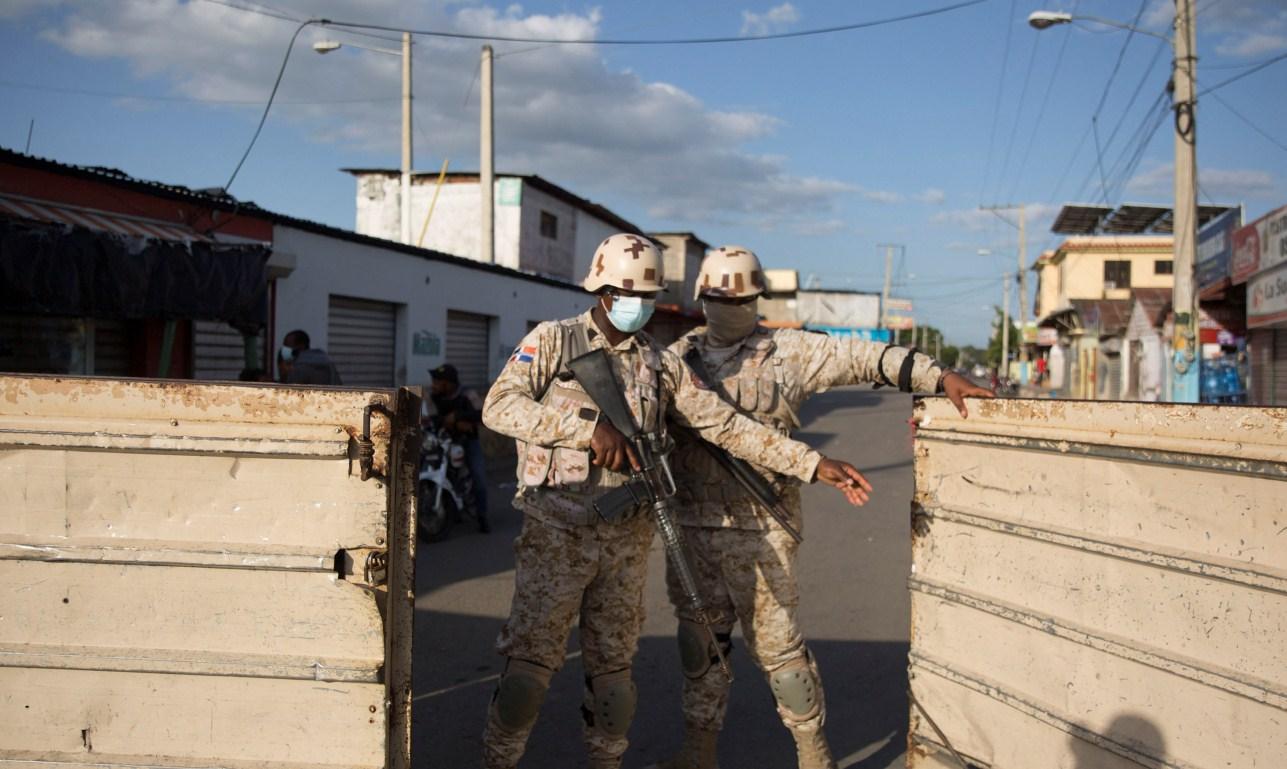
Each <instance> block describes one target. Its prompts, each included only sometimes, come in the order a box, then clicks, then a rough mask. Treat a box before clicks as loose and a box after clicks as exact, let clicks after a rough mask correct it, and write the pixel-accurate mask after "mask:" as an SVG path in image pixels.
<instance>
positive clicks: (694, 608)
mask: <svg viewBox="0 0 1287 769" xmlns="http://www.w3.org/2000/svg"><path fill="white" fill-rule="evenodd" d="M567 367H568V370H569V371H571V372H572V376H573V377H574V378H575V379H576V380H577V381H578V382H580V383H581V387H582V388H583V389H584V390H585V392H586V395H589V396H590V399H591V400H593V401H594V403H595V405H596V406H598V407H599V412H600V413H602V414H603V416H605V417H607V419H608V422H609V423H611V424H612V426H613V427H615V428H617V430H618V431H619V432H620V433H621V434H622V435H624V436H625V437H626V440H628V441H630V445H631V447H632V448H633V449H634V451H635V456H636V457H638V459H639V465H640V469H638V470H635V469H634V468H633V467H629V468H626V469H628V470H629V471H630V480H629V481H627V482H626V484H625V485H623V486H621V487H619V488H616V489H613V490H612V491H610V492H608V493H607V494H604V495H603V496H602V497H599V498H598V499H597V500H595V501H594V509H595V511H596V512H597V513H598V514H599V515H600V516H602V517H603V519H604V520H607V521H611V522H615V521H618V520H620V519H621V518H622V517H623V516H625V515H626V514H627V513H628V512H629V511H631V510H634V509H637V508H638V507H639V505H647V506H648V507H649V509H650V510H651V511H652V517H653V521H654V522H655V523H656V525H657V531H658V532H659V533H660V534H661V542H662V545H663V546H664V547H665V548H666V558H667V559H668V560H669V561H670V567H671V568H672V569H674V570H675V575H676V576H677V577H678V578H679V584H680V587H681V588H682V589H683V591H684V597H685V598H686V599H687V600H688V608H689V611H691V612H692V614H693V616H694V617H695V618H696V620H697V621H698V622H700V623H701V625H702V627H704V628H706V635H707V637H708V638H709V639H710V642H711V648H713V649H714V650H715V654H716V656H717V657H718V658H719V666H720V670H722V671H723V672H724V675H725V676H727V677H728V680H730V681H732V680H733V669H732V668H730V667H729V664H728V659H727V658H726V657H725V656H724V649H723V647H722V646H721V645H720V643H719V639H717V638H716V637H715V629H714V627H713V626H712V624H711V619H712V618H711V616H710V609H709V607H707V605H706V601H705V600H703V599H702V595H701V592H700V591H699V590H698V589H697V579H696V578H695V577H694V576H693V569H692V566H691V565H690V564H689V563H688V554H687V553H686V552H684V534H683V531H682V530H681V529H680V528H679V524H677V523H676V522H675V516H674V512H673V510H672V509H671V502H670V499H671V497H673V496H675V477H674V476H673V475H672V474H671V472H670V462H669V459H668V452H669V446H667V442H666V440H665V437H664V436H663V435H662V434H660V433H659V432H653V433H645V432H644V431H643V430H641V429H640V428H639V425H638V424H637V423H636V422H635V418H634V415H633V414H631V413H630V406H629V405H627V403H626V399H625V396H624V395H623V394H622V392H621V384H620V383H619V382H618V381H617V377H616V375H615V374H613V373H612V362H611V361H610V360H609V359H608V354H607V353H606V352H604V351H603V350H602V349H596V350H591V351H590V352H588V353H586V354H585V355H582V356H580V357H577V358H573V359H572V360H570V361H568V363H567Z"/></svg>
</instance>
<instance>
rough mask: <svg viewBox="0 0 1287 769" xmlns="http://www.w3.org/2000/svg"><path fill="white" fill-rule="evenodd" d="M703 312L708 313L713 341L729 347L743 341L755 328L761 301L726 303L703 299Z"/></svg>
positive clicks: (717, 344) (708, 324) (707, 320)
mask: <svg viewBox="0 0 1287 769" xmlns="http://www.w3.org/2000/svg"><path fill="white" fill-rule="evenodd" d="M702 312H704V313H706V327H707V329H708V333H709V334H710V336H711V341H712V342H714V343H715V344H716V346H718V347H727V346H728V345H731V344H736V343H738V342H740V341H742V340H743V339H745V338H746V337H747V336H749V335H750V333H751V332H752V331H754V330H755V324H756V323H757V322H758V320H759V302H758V301H756V302H747V303H746V304H724V303H722V302H709V301H703V302H702Z"/></svg>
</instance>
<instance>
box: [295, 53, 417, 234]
mask: <svg viewBox="0 0 1287 769" xmlns="http://www.w3.org/2000/svg"><path fill="white" fill-rule="evenodd" d="M344 45H348V46H350V47H352V48H360V49H362V50H363V51H372V52H374V53H383V54H386V55H389V56H401V57H402V168H401V171H402V180H401V185H400V197H401V200H400V201H399V202H400V203H401V215H400V216H399V235H400V238H399V239H400V240H401V241H402V242H403V243H406V244H408V245H411V33H410V32H403V33H402V51H400V52H399V51H395V50H392V49H389V48H376V47H373V46H366V45H358V44H357V43H347V44H341V43H340V42H339V41H336V40H319V41H317V42H316V43H313V50H314V51H317V52H318V53H320V54H327V53H330V52H331V51H338V50H339V49H340V48H342V47H344Z"/></svg>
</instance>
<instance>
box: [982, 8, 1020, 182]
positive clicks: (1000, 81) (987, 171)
mask: <svg viewBox="0 0 1287 769" xmlns="http://www.w3.org/2000/svg"><path fill="white" fill-rule="evenodd" d="M1016 2H1017V0H1010V12H1009V13H1008V14H1006V15H1005V17H1004V18H1005V48H1004V49H1002V50H1003V52H1002V54H1001V72H1000V74H999V75H998V76H997V97H996V101H995V102H994V103H993V105H992V130H991V131H990V132H989V134H988V155H987V160H986V161H985V162H984V164H983V184H981V185H979V203H980V204H982V203H983V196H984V194H985V193H986V192H987V189H988V177H989V176H991V175H992V152H993V150H995V149H996V141H997V120H998V118H999V117H1000V115H1001V93H1002V91H1003V87H1004V86H1005V72H1006V69H1007V68H1008V67H1009V66H1010V37H1011V35H1012V34H1013V33H1014V8H1015V4H1016Z"/></svg>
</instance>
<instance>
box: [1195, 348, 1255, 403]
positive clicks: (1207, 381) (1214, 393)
mask: <svg viewBox="0 0 1287 769" xmlns="http://www.w3.org/2000/svg"><path fill="white" fill-rule="evenodd" d="M1202 402H1203V403H1246V402H1247V391H1246V388H1244V387H1243V384H1242V375H1241V374H1240V372H1239V371H1238V361H1237V359H1235V358H1233V357H1232V356H1223V357H1220V358H1215V359H1211V360H1204V361H1202Z"/></svg>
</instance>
